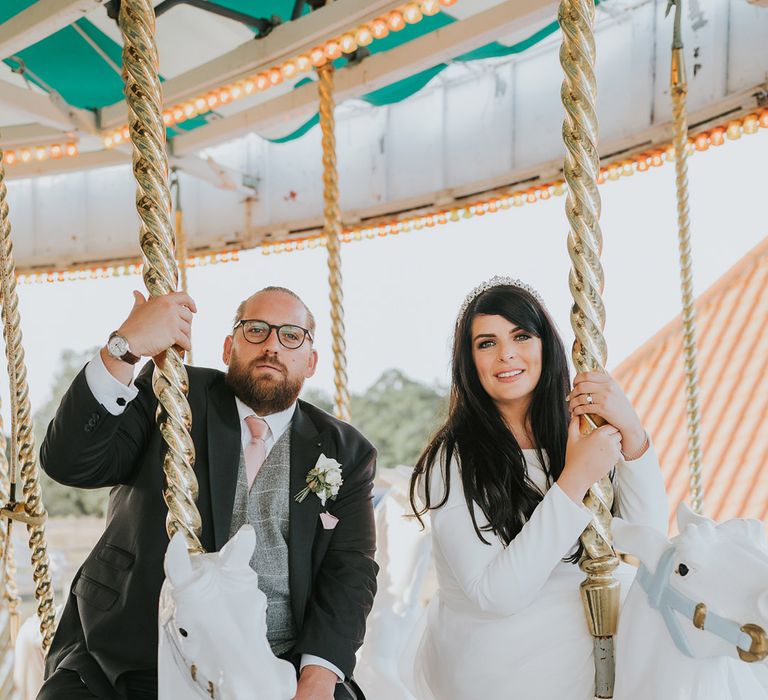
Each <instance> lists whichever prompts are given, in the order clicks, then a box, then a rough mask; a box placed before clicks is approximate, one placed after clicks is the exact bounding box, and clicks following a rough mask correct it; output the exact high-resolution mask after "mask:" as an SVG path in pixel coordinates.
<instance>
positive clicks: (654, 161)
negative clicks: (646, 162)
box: [651, 153, 664, 168]
mask: <svg viewBox="0 0 768 700" xmlns="http://www.w3.org/2000/svg"><path fill="white" fill-rule="evenodd" d="M651 165H652V166H653V167H654V168H658V167H660V166H662V165H664V159H663V158H662V157H661V153H654V154H653V155H652V156H651Z"/></svg>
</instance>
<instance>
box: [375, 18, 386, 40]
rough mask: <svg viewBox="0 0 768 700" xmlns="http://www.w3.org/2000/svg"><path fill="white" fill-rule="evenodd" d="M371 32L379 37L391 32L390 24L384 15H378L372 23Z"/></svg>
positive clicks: (381, 37)
mask: <svg viewBox="0 0 768 700" xmlns="http://www.w3.org/2000/svg"><path fill="white" fill-rule="evenodd" d="M371 32H372V33H373V36H374V37H376V38H377V39H383V38H384V37H385V36H387V34H389V25H388V24H387V20H386V19H384V18H383V17H377V18H376V19H375V20H373V23H372V24H371Z"/></svg>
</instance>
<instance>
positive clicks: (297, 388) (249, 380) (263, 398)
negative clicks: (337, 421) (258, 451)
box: [226, 355, 304, 416]
mask: <svg viewBox="0 0 768 700" xmlns="http://www.w3.org/2000/svg"><path fill="white" fill-rule="evenodd" d="M264 362H267V363H269V364H271V365H274V366H275V367H279V368H280V371H281V372H282V377H276V376H275V375H274V374H272V373H268V374H262V375H261V376H257V374H258V373H260V372H261V371H260V370H257V369H256V365H259V364H262V363H264ZM226 381H227V384H228V385H229V388H230V389H232V391H233V392H234V394H235V396H237V398H238V399H240V400H241V401H242V402H243V403H244V404H245V405H246V406H248V407H250V408H252V409H253V410H254V411H255V412H256V413H257V414H258V415H260V416H268V415H270V414H272V413H280V411H285V409H287V408H289V407H290V406H291V405H292V404H293V403H294V402H295V401H296V399H297V398H298V397H299V393H300V392H301V388H302V387H303V386H304V378H303V377H297V378H291V377H289V376H288V369H287V368H286V367H285V365H284V364H283V363H282V362H280V361H279V360H278V359H277V358H276V357H274V356H267V355H263V356H262V357H258V358H256V359H255V360H251V362H249V363H248V364H247V365H246V364H243V363H241V362H240V361H239V360H238V359H237V358H236V357H235V356H234V355H232V356H231V357H230V360H229V368H228V369H227V374H226Z"/></svg>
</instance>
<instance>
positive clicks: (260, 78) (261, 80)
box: [256, 73, 269, 90]
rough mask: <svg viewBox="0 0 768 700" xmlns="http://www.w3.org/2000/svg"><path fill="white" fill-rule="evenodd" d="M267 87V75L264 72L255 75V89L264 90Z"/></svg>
mask: <svg viewBox="0 0 768 700" xmlns="http://www.w3.org/2000/svg"><path fill="white" fill-rule="evenodd" d="M268 87H269V76H268V75H267V74H266V73H259V74H258V75H257V76H256V89H257V90H266V89H267V88H268Z"/></svg>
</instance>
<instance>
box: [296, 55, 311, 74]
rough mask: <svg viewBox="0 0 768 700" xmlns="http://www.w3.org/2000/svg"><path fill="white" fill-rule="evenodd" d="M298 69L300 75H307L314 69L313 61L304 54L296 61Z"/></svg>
mask: <svg viewBox="0 0 768 700" xmlns="http://www.w3.org/2000/svg"><path fill="white" fill-rule="evenodd" d="M296 68H297V69H298V71H299V72H300V73H306V72H307V71H308V70H309V69H310V68H312V59H311V58H310V57H309V56H307V55H306V54H302V55H301V56H299V57H298V58H297V59H296Z"/></svg>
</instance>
